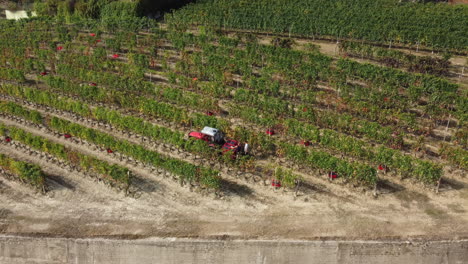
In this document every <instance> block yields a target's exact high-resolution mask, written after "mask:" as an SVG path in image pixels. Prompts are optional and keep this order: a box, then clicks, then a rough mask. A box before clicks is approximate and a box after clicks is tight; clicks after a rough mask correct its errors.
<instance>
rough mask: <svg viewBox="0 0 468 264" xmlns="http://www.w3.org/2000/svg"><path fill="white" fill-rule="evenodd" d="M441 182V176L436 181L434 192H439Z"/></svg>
mask: <svg viewBox="0 0 468 264" xmlns="http://www.w3.org/2000/svg"><path fill="white" fill-rule="evenodd" d="M441 182H442V177H440V178H439V180H438V181H437V187H436V190H435V192H436V193H439V189H440V183H441Z"/></svg>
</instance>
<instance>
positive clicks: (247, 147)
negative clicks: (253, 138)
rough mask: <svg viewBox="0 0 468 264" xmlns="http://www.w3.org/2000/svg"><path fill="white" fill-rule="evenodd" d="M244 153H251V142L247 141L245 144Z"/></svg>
mask: <svg viewBox="0 0 468 264" xmlns="http://www.w3.org/2000/svg"><path fill="white" fill-rule="evenodd" d="M244 153H245V154H247V153H249V144H248V143H247V142H245V144H244Z"/></svg>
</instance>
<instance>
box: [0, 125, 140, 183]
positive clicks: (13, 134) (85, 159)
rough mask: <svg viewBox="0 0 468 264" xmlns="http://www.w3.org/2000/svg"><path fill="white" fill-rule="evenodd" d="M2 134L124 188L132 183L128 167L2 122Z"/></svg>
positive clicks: (0, 132)
mask: <svg viewBox="0 0 468 264" xmlns="http://www.w3.org/2000/svg"><path fill="white" fill-rule="evenodd" d="M0 135H2V136H8V137H10V138H11V139H12V140H15V141H18V142H21V143H23V144H26V145H28V146H31V147H32V148H34V149H36V150H38V151H42V152H45V153H48V154H50V155H52V156H54V157H56V158H58V159H61V160H64V161H66V162H69V163H70V164H72V165H73V166H76V167H78V168H80V169H82V170H84V171H87V172H94V173H97V174H98V175H99V176H98V177H99V178H100V179H101V180H104V181H105V182H108V183H110V184H115V185H117V186H119V187H120V188H122V189H124V190H128V188H129V186H130V184H131V177H130V176H131V174H130V173H129V171H128V169H127V168H124V167H121V166H118V165H111V164H108V163H107V162H105V161H102V160H99V159H96V158H94V157H91V156H88V155H84V154H82V153H80V152H77V151H74V150H71V149H69V148H66V147H65V146H63V145H61V144H57V143H54V142H52V141H50V140H47V139H44V138H43V137H40V136H35V135H33V134H31V133H29V132H26V131H24V130H22V129H20V128H17V127H14V126H6V125H4V124H0Z"/></svg>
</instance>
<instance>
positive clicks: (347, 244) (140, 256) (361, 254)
mask: <svg viewBox="0 0 468 264" xmlns="http://www.w3.org/2000/svg"><path fill="white" fill-rule="evenodd" d="M0 263H2V264H16V263H21V264H23V263H28V264H39V263H40V264H46V263H47V264H55V263H74V264H87V263H109V264H110V263H112V264H115V263H138V264H146V263H171V264H176V263H177V264H179V263H200V264H209V263H216V264H218V263H225V264H230V263H233V264H234V263H235V264H241V263H242V264H244V263H252V264H253V263H255V264H266V263H321V264H328V263H385V264H387V263H388V264H395V263H405V264H406V263H411V264H440V263H457V264H458V263H459V264H462V263H468V240H462V241H432V242H412V243H410V242H390V241H387V242H378V241H260V240H234V241H217V240H190V239H145V240H107V239H64V238H29V237H12V236H3V237H0Z"/></svg>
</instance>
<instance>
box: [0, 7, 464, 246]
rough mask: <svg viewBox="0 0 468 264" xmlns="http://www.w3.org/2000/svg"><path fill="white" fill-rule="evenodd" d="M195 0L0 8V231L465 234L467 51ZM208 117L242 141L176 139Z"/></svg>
mask: <svg viewBox="0 0 468 264" xmlns="http://www.w3.org/2000/svg"><path fill="white" fill-rule="evenodd" d="M192 7H194V8H199V9H200V10H202V11H203V10H204V9H203V8H204V3H202V4H201V5H200V6H196V5H193V6H189V7H187V9H183V10H182V11H179V12H181V13H177V12H176V13H175V15H174V16H172V17H170V18H168V20H167V23H163V24H160V25H156V24H155V22H154V21H151V20H147V19H140V18H134V19H132V20H129V21H126V22H125V23H123V22H122V23H117V22H118V20H114V19H102V20H89V19H82V18H79V17H75V16H74V17H68V18H67V19H65V18H63V17H60V16H59V17H56V18H45V17H40V18H36V19H32V20H27V21H20V22H10V21H0V23H1V24H0V26H1V29H0V35H1V36H0V50H1V56H0V80H1V83H0V136H1V140H2V144H0V153H1V155H0V167H2V168H3V170H2V173H3V174H5V176H6V177H4V178H1V180H0V197H1V199H2V201H6V202H5V203H4V204H2V205H1V207H0V220H1V221H0V231H1V232H2V233H22V234H25V233H26V234H30V233H39V234H43V235H64V236H74V237H81V236H119V237H141V236H180V237H222V236H232V237H240V238H251V237H262V238H264V237H268V238H277V237H279V238H297V239H299V238H304V239H312V238H317V237H347V238H384V237H385V238H397V237H407V236H416V237H418V236H424V237H443V238H453V237H454V235H455V234H456V235H457V236H459V237H466V236H467V235H468V233H467V230H466V228H465V227H466V225H467V224H468V213H467V210H468V191H467V190H468V189H467V188H466V186H467V184H468V180H467V179H466V170H467V167H468V155H467V150H466V148H467V124H466V118H467V105H468V103H467V101H468V99H467V98H468V97H467V83H468V77H467V76H466V74H465V69H464V67H465V64H464V63H466V61H464V59H466V58H463V57H461V56H460V55H457V56H455V57H452V58H450V57H449V56H448V55H446V56H442V54H427V53H424V52H419V46H418V47H417V49H418V52H416V53H415V51H414V50H410V49H398V50H397V49H394V48H391V47H390V48H389V47H387V46H385V47H382V46H375V45H371V44H372V43H363V42H356V41H353V40H349V39H348V40H346V41H344V40H341V41H340V42H339V43H338V44H336V43H335V41H333V42H326V41H323V40H321V41H316V40H315V39H310V38H299V37H298V38H287V37H284V36H275V35H273V36H272V35H271V34H268V35H265V34H264V33H262V32H245V31H241V30H237V29H233V28H225V26H226V25H222V27H221V28H216V27H213V26H212V25H205V26H200V25H197V24H198V23H196V22H197V21H187V20H185V19H181V18H180V16H181V14H185V12H187V10H190V9H189V8H192ZM109 10H111V8H109ZM109 10H107V11H109ZM197 10H198V9H197ZM103 12H104V11H103ZM109 12H110V11H109ZM453 12H460V11H453ZM62 19H63V20H62ZM65 22H67V23H65ZM255 29H256V28H255ZM265 29H266V28H265ZM424 44H427V43H424ZM454 45H455V44H454ZM462 46H463V44H460V45H458V44H457V45H455V46H453V47H452V46H450V48H454V49H457V52H458V54H462V53H463V52H464V51H466V50H465V49H464V48H463V47H462ZM428 48H429V47H427V46H424V45H421V49H422V50H427V49H428ZM205 126H209V127H215V128H218V129H220V130H222V131H224V132H225V134H226V136H227V137H228V138H231V139H234V140H236V141H238V142H241V143H242V144H244V143H248V144H249V146H250V151H249V153H248V155H241V154H235V153H234V152H233V151H228V152H222V151H221V150H220V149H218V148H213V147H211V146H209V144H207V143H206V142H205V141H203V140H196V139H194V138H189V137H188V136H187V134H188V133H189V132H191V131H200V130H201V129H202V128H203V127H205ZM331 175H336V176H337V178H334V177H330V176H331ZM23 183H24V184H23ZM31 185H32V186H33V187H35V188H31V187H30V186H31ZM37 190H39V191H37ZM71 227H73V228H71Z"/></svg>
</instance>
